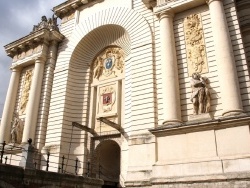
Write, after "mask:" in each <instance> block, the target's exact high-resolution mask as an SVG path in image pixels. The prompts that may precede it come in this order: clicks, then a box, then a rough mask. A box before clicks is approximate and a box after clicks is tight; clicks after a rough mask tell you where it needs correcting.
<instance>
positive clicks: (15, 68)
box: [10, 65, 22, 72]
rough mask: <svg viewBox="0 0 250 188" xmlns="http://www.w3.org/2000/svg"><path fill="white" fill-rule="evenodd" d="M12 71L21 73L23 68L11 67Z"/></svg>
mask: <svg viewBox="0 0 250 188" xmlns="http://www.w3.org/2000/svg"><path fill="white" fill-rule="evenodd" d="M10 70H11V71H12V72H21V70H22V67H21V66H18V65H15V66H12V67H10Z"/></svg>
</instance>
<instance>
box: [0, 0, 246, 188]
mask: <svg viewBox="0 0 250 188" xmlns="http://www.w3.org/2000/svg"><path fill="white" fill-rule="evenodd" d="M236 4H238V6H239V8H240V18H239V17H238V16H237V14H238V12H237V9H236V8H235V3H234V2H233V1H232V0H223V1H222V0H209V1H206V0H192V1H191V0H157V1H156V0H141V1H135V0H131V1H129V0H126V1H125V0H88V1H87V0H72V1H66V2H65V3H62V4H60V5H58V6H56V7H55V8H54V12H55V15H56V16H58V17H59V18H61V19H62V22H61V28H60V32H61V33H60V32H59V31H58V30H57V29H56V28H54V27H50V24H52V25H53V24H54V26H55V25H56V23H55V20H54V19H51V21H52V22H51V21H49V20H47V18H45V17H43V18H42V21H41V22H40V23H39V24H38V25H37V26H35V27H34V31H33V32H31V33H30V34H29V35H28V36H26V37H23V38H21V39H19V40H17V41H15V42H13V43H10V44H8V45H6V46H5V48H6V51H7V53H8V55H9V56H10V57H12V58H13V64H12V67H11V68H12V78H11V80H10V89H9V92H8V94H7V98H6V103H5V107H6V108H5V109H4V113H3V118H2V120H1V126H0V143H1V142H3V141H5V140H6V143H11V142H13V143H20V142H22V143H21V144H23V143H25V142H26V140H27V139H28V138H32V140H34V142H32V143H33V144H34V147H35V148H36V149H37V150H38V151H41V153H42V156H41V159H42V160H41V162H40V161H38V163H37V164H38V166H37V168H39V169H46V166H45V164H44V160H43V159H46V158H47V156H46V154H47V153H48V152H50V153H51V154H53V155H51V159H50V160H51V163H50V164H51V165H52V164H53V168H52V167H51V168H50V170H51V171H56V172H57V170H58V168H59V167H60V164H61V163H62V160H61V159H62V156H66V154H67V157H68V158H69V160H68V162H67V164H66V163H65V165H68V167H65V168H66V169H67V171H68V172H69V173H75V168H74V165H75V159H76V158H78V159H80V160H81V161H83V163H81V165H80V167H79V168H78V169H77V174H81V175H82V174H86V165H87V164H89V166H90V167H91V168H92V169H91V170H92V174H91V173H89V175H90V174H91V175H93V176H95V178H96V177H100V178H101V179H103V180H104V184H105V186H108V185H109V186H110V184H109V183H113V184H112V186H113V187H127V188H132V187H133V188H135V187H147V188H158V187H164V188H165V187H177V186H178V187H185V186H192V185H195V186H196V187H202V186H203V184H205V183H207V184H206V185H204V186H206V187H209V188H210V187H211V188H212V187H213V186H217V185H218V186H219V185H221V183H223V185H225V186H226V187H227V186H228V187H230V186H231V185H230V183H229V182H235V184H234V185H236V184H237V182H240V183H242V182H243V181H245V180H247V181H248V180H249V179H250V175H249V173H247V172H249V171H250V166H249V161H250V142H249V140H250V135H249V126H250V123H249V122H250V96H249V93H250V87H249V85H250V83H249V77H250V75H249V70H248V69H249V66H248V65H247V64H248V63H247V58H246V56H249V53H247V51H246V50H247V48H246V46H244V45H243V43H244V44H245V45H247V44H248V43H249V41H248V38H249V37H248V36H249V31H248V30H247V25H245V24H244V23H245V20H244V16H245V13H246V12H247V11H246V9H245V8H247V7H248V6H245V4H249V3H248V2H247V1H245V0H241V2H238V3H237V2H236ZM54 18H55V17H54ZM239 19H241V28H242V29H241V28H240V27H239V22H240V20H239ZM53 20H54V22H53ZM243 26H244V27H243ZM241 30H242V31H243V32H241ZM242 36H243V37H242ZM248 51H249V50H248ZM249 57H250V56H249ZM31 66H32V67H34V68H33V75H32V70H31V69H29V68H30V67H31ZM26 70H27V72H26V73H25V71H26ZM31 80H32V81H31ZM190 98H191V100H190ZM27 99H28V100H27ZM30 101H32V102H30ZM18 111H19V113H20V118H25V120H23V119H22V121H25V126H24V130H23V135H22V136H21V132H22V131H20V130H21V128H19V127H18V126H19V121H17V120H15V121H14V122H15V123H14V124H13V125H12V119H13V117H12V116H13V112H18ZM20 137H22V141H20ZM72 161H73V162H72ZM52 162H53V163H52ZM58 164H59V165H58ZM70 166H71V167H70ZM100 166H103V167H105V168H103V170H105V172H104V171H102V170H101V168H100ZM99 174H100V176H99ZM211 182H212V183H211ZM248 184H249V183H245V184H244V186H246V185H248ZM244 186H243V185H242V187H244ZM231 187H232V186H231Z"/></svg>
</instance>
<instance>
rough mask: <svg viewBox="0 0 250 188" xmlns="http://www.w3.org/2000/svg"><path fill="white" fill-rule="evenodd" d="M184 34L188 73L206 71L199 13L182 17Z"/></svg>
mask: <svg viewBox="0 0 250 188" xmlns="http://www.w3.org/2000/svg"><path fill="white" fill-rule="evenodd" d="M183 24H184V34H185V43H186V53H187V62H188V74H189V76H191V75H192V74H193V73H207V72H208V64H207V57H206V47H205V40H204V34H203V28H202V23H201V15H200V14H192V15H190V16H187V17H186V18H185V19H184V23H183Z"/></svg>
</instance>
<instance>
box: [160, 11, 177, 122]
mask: <svg viewBox="0 0 250 188" xmlns="http://www.w3.org/2000/svg"><path fill="white" fill-rule="evenodd" d="M173 17H174V14H173V13H172V12H171V11H165V12H161V13H160V14H159V21H160V39H161V64H162V94H163V118H164V121H163V124H164V125H167V124H176V123H180V122H181V110H180V94H179V79H178V68H177V58H176V50H175V40H174V30H173Z"/></svg>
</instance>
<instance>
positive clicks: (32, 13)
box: [0, 0, 66, 118]
mask: <svg viewBox="0 0 250 188" xmlns="http://www.w3.org/2000/svg"><path fill="white" fill-rule="evenodd" d="M65 1H66V0H0V76H1V77H0V118H1V117H2V111H3V106H4V101H5V98H6V94H7V89H8V85H9V80H10V76H11V70H10V66H11V63H12V59H11V58H10V57H8V56H7V55H6V52H5V50H4V46H5V45H6V44H9V43H11V42H13V41H15V40H17V39H19V38H21V37H24V36H26V35H28V34H29V33H30V32H31V31H32V29H33V25H37V24H38V23H39V22H40V20H41V17H42V16H43V15H45V16H47V18H49V17H51V16H52V14H53V12H52V9H53V7H54V6H57V5H59V4H61V3H63V2H65Z"/></svg>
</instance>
